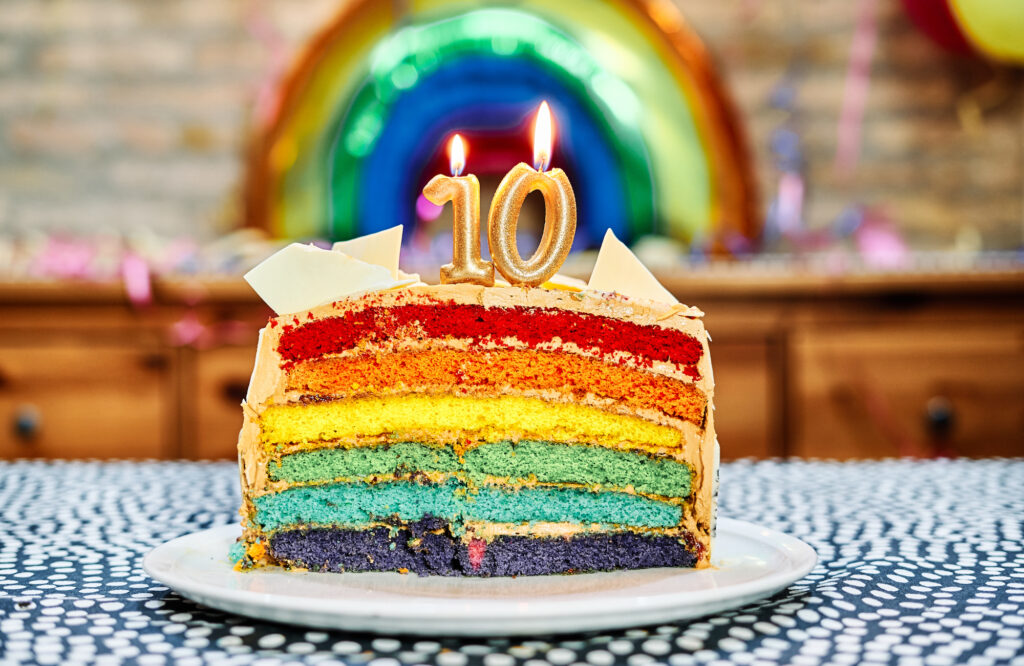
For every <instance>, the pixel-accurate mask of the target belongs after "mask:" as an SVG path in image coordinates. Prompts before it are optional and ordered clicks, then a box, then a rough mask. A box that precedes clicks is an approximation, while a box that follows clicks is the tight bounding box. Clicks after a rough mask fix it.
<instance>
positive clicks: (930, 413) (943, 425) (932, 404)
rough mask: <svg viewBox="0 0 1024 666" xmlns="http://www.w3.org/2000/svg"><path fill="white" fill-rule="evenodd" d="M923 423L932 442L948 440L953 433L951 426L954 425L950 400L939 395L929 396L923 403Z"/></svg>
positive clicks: (954, 416)
mask: <svg viewBox="0 0 1024 666" xmlns="http://www.w3.org/2000/svg"><path fill="white" fill-rule="evenodd" d="M925 425H926V427H927V428H928V434H929V435H931V438H932V441H933V442H937V443H946V442H948V441H949V439H950V436H951V435H952V434H953V426H954V425H956V411H955V410H954V409H953V403H952V401H950V399H949V398H946V397H944V396H941V395H937V396H933V397H931V398H929V399H928V402H927V403H926V404H925Z"/></svg>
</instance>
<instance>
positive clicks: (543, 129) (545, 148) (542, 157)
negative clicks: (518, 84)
mask: <svg viewBox="0 0 1024 666" xmlns="http://www.w3.org/2000/svg"><path fill="white" fill-rule="evenodd" d="M550 165H551V109H550V108H548V103H547V102H541V103H540V109H538V110H537V121H536V122H535V123H534V124H533V168H534V169H536V170H537V171H547V170H548V167H549V166H550Z"/></svg>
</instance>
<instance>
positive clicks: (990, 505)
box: [0, 460, 1024, 666]
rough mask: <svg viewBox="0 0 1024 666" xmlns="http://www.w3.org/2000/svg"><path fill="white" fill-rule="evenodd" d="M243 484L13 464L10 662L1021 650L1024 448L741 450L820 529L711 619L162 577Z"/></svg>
mask: <svg viewBox="0 0 1024 666" xmlns="http://www.w3.org/2000/svg"><path fill="white" fill-rule="evenodd" d="M238 495H239V491H238V485H237V470H236V468H235V466H234V465H232V464H227V463H184V462H182V463H157V462H147V463H126V462H113V463H104V462H57V463H44V462H15V463H0V663H2V664H21V663H41V664H80V663H120V662H123V661H132V662H137V663H141V664H161V663H171V662H174V663H179V664H205V663H221V664H275V663H282V662H294V661H305V662H309V663H319V664H335V663H350V664H370V665H371V666H397V665H399V664H436V665H437V666H463V665H476V664H482V665H483V666H512V665H513V664H527V665H530V666H541V665H543V664H555V665H567V664H577V663H578V664H592V665H594V666H605V665H610V664H618V663H621V664H631V665H634V664H635V665H640V664H655V663H662V664H672V665H678V664H694V663H697V664H705V663H711V664H715V663H723V664H724V663H738V664H777V663H781V664H825V663H827V664H860V663H899V664H904V663H905V664H926V665H932V664H935V665H941V664H977V665H982V664H997V663H1015V664H1024V656H1022V655H1024V540H1022V531H1024V461H1010V460H985V461H938V462H909V461H885V462H866V463H846V464H840V463H830V462H775V461H769V462H739V463H731V464H726V465H724V466H723V469H722V476H721V513H722V515H725V516H731V517H735V518H741V519H745V520H750V521H753V522H756V523H760V524H763V525H766V526H771V527H775V528H778V529H780V530H782V531H785V532H788V533H789V534H792V535H794V536H797V537H799V538H801V539H803V540H805V541H807V542H808V543H810V544H811V545H812V546H814V548H815V549H816V550H817V551H818V554H819V556H820V562H819V564H818V566H817V567H816V568H815V569H814V571H812V572H811V574H809V575H808V576H807V577H806V578H804V579H803V580H801V581H798V582H797V583H796V584H795V585H793V586H792V587H790V588H789V589H787V590H785V591H784V592H782V593H780V594H777V595H776V596H774V597H772V598H770V599H766V600H764V601H761V602H759V603H755V604H752V605H750V606H746V607H743V608H737V609H736V610H734V611H730V612H727V613H722V614H720V615H715V616H712V617H707V618H703V619H701V620H698V621H688V622H682V623H679V624H669V625H663V626H649V627H638V628H636V629H632V630H629V631H621V632H606V633H599V634H587V635H573V636H554V637H552V636H536V637H531V638H530V639H529V640H526V639H521V638H513V639H502V638H496V639H493V640H472V641H464V640H457V639H451V638H445V637H437V638H436V639H435V640H422V639H412V638H403V637H399V636H395V637H380V636H371V635H366V634H351V633H345V632H338V631H334V632H326V631H307V630H303V629H301V628H294V627H288V626H284V625H278V624H273V623H269V622H259V621H254V620H251V619H247V618H244V617H238V616H232V615H227V614H224V613H221V612H219V611H214V610H211V609H209V608H205V607H202V606H199V605H197V604H194V603H192V602H190V601H187V600H185V599H182V598H181V597H179V596H178V595H177V594H175V593H174V592H172V591H170V590H168V589H167V588H166V587H163V586H161V585H159V584H157V583H156V582H155V581H153V580H152V579H150V578H149V577H148V576H146V574H145V573H144V572H143V571H142V557H143V555H144V554H145V553H146V552H147V551H149V550H150V549H151V548H153V547H154V546H156V545H158V544H160V543H162V542H164V541H166V540H168V539H170V538H172V537H176V536H179V535H181V534H185V533H188V532H192V531H195V530H199V529H203V528H207V527H213V526H217V525H224V524H228V523H232V522H234V521H235V520H236V509H237V503H238Z"/></svg>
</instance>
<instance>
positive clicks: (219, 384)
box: [186, 336, 256, 458]
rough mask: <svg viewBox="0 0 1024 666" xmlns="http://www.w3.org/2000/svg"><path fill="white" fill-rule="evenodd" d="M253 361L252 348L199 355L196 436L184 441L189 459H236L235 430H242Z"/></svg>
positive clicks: (209, 350) (212, 351)
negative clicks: (244, 404) (244, 401)
mask: <svg viewBox="0 0 1024 666" xmlns="http://www.w3.org/2000/svg"><path fill="white" fill-rule="evenodd" d="M253 339H255V336H254V338H253ZM255 359H256V346H255V345H253V346H252V347H219V348H216V349H207V350H203V351H201V352H198V354H197V355H196V363H195V368H196V377H195V386H196V391H195V394H194V397H195V427H196V432H195V436H194V438H186V447H187V448H188V450H187V451H186V455H187V456H188V457H189V458H234V457H236V455H237V449H236V447H237V445H238V430H239V429H240V428H241V427H242V407H241V403H242V399H243V398H244V397H245V392H246V390H247V389H248V387H249V377H250V375H251V374H252V366H253V363H254V362H255ZM189 439H191V446H190V442H189V441H188V440H189Z"/></svg>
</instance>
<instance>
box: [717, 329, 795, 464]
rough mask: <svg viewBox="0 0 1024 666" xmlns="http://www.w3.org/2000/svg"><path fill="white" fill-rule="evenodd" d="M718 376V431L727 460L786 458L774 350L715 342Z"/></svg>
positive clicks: (760, 345)
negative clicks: (774, 376) (774, 384)
mask: <svg viewBox="0 0 1024 666" xmlns="http://www.w3.org/2000/svg"><path fill="white" fill-rule="evenodd" d="M711 363H712V367H713V368H714V373H715V430H716V432H717V435H718V441H719V442H720V443H721V446H722V458H723V459H724V460H733V459H735V458H743V457H747V456H755V457H759V458H766V457H770V456H778V455H782V450H781V442H780V441H779V438H778V437H777V436H776V435H777V430H778V425H777V424H778V416H779V415H778V414H777V413H776V411H775V410H776V407H775V405H776V404H777V403H778V394H777V392H776V391H774V390H773V389H772V381H773V379H772V366H771V356H770V349H769V345H768V344H766V343H765V342H756V341H752V342H739V341H719V340H718V339H717V338H716V339H715V340H713V341H712V342H711Z"/></svg>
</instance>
